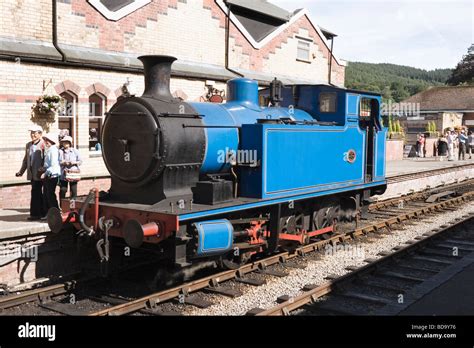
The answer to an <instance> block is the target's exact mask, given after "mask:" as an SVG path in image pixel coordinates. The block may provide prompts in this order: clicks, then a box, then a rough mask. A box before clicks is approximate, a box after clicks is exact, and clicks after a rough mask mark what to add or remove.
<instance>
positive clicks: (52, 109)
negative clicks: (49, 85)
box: [31, 94, 61, 121]
mask: <svg viewBox="0 0 474 348" xmlns="http://www.w3.org/2000/svg"><path fill="white" fill-rule="evenodd" d="M60 108H61V97H60V96H58V95H47V94H45V95H42V96H41V97H39V98H38V99H37V100H36V103H35V104H33V106H32V107H31V110H32V111H33V112H34V113H35V114H36V115H37V116H39V117H43V118H52V119H53V121H54V118H55V115H56V112H57V111H58V110H59V109H60Z"/></svg>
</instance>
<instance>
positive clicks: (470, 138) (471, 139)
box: [467, 131, 474, 159]
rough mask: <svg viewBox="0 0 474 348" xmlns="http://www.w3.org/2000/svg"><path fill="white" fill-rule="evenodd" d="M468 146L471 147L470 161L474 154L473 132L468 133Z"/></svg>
mask: <svg viewBox="0 0 474 348" xmlns="http://www.w3.org/2000/svg"><path fill="white" fill-rule="evenodd" d="M467 146H468V147H469V150H468V152H469V159H472V153H473V152H474V135H473V134H472V131H469V133H467Z"/></svg>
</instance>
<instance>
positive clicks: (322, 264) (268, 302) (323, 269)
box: [183, 203, 474, 315]
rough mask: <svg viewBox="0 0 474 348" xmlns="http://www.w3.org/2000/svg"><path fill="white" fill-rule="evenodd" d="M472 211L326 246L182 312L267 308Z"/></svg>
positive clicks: (235, 312)
mask: <svg viewBox="0 0 474 348" xmlns="http://www.w3.org/2000/svg"><path fill="white" fill-rule="evenodd" d="M470 213H474V204H472V203H467V204H466V205H465V206H463V207H461V208H460V209H458V210H457V211H450V212H444V213H439V215H437V216H431V217H429V218H427V219H425V220H424V221H420V222H417V223H416V224H415V225H410V226H406V227H405V228H404V229H403V230H396V231H394V232H393V233H392V234H384V235H383V238H377V239H375V241H374V238H363V239H359V240H355V241H354V242H352V243H350V244H348V245H346V246H340V247H339V248H338V249H337V250H328V249H327V250H326V251H325V252H323V253H322V257H321V259H320V260H317V261H312V260H310V261H308V262H307V267H306V268H305V269H293V270H291V271H290V274H289V275H288V276H287V277H284V278H274V277H268V278H267V284H265V285H262V286H258V287H254V286H247V285H246V286H244V287H242V289H243V290H244V295H242V296H240V297H237V298H234V299H231V298H226V297H218V298H216V300H217V301H216V303H215V304H214V305H213V306H211V307H208V308H206V309H198V308H195V307H191V306H189V307H187V308H186V310H185V311H184V312H183V314H185V315H245V314H246V313H247V312H248V311H249V310H250V309H253V308H256V307H258V308H263V309H266V308H269V307H272V306H274V305H276V302H275V301H276V299H277V298H278V297H279V296H282V295H289V296H291V297H295V296H297V295H299V294H301V293H302V290H301V289H302V288H303V287H304V286H305V285H307V284H322V283H324V282H325V281H326V280H325V277H327V276H328V275H338V276H342V275H344V274H346V273H348V272H349V271H347V270H346V267H349V266H362V265H365V264H366V263H365V262H364V260H365V259H368V258H380V257H381V256H379V255H378V254H379V253H380V252H382V251H389V250H391V249H392V248H394V247H397V246H400V245H402V244H404V243H405V242H407V241H409V240H413V239H414V238H415V237H417V236H421V235H422V234H424V233H426V232H430V231H433V230H434V229H436V228H439V226H441V225H445V224H447V223H449V222H451V221H453V220H455V219H457V218H460V217H462V216H464V215H466V214H470Z"/></svg>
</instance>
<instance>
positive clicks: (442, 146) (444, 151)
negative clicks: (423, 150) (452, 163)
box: [436, 136, 448, 161]
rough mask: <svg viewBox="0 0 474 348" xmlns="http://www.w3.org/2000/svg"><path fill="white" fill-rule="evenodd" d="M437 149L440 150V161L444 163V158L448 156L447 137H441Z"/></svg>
mask: <svg viewBox="0 0 474 348" xmlns="http://www.w3.org/2000/svg"><path fill="white" fill-rule="evenodd" d="M436 149H437V150H438V156H439V158H440V160H441V161H444V158H445V157H446V156H447V155H448V139H446V137H445V136H441V137H440V138H439V139H438V144H437V146H436Z"/></svg>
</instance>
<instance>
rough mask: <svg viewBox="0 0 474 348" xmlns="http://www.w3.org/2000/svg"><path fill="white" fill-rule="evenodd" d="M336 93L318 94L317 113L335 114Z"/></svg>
mask: <svg viewBox="0 0 474 348" xmlns="http://www.w3.org/2000/svg"><path fill="white" fill-rule="evenodd" d="M336 100H337V93H333V92H330V93H329V92H322V93H320V94H319V112H321V113H325V112H336Z"/></svg>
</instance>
